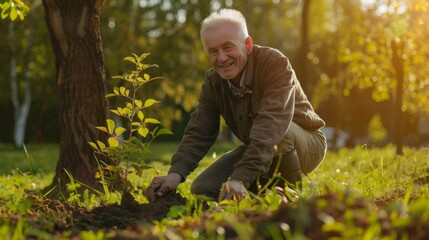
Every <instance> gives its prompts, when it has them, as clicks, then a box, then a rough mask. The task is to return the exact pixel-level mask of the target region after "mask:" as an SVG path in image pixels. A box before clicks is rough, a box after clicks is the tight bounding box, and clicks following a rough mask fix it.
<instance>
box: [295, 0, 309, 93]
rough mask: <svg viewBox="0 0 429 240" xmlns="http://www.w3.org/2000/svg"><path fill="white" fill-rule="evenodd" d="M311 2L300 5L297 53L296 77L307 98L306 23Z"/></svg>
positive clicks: (307, 41)
mask: <svg viewBox="0 0 429 240" xmlns="http://www.w3.org/2000/svg"><path fill="white" fill-rule="evenodd" d="M310 4H311V0H304V1H303V3H302V11H301V46H300V49H299V53H298V66H297V76H298V79H299V81H300V82H301V85H302V88H303V89H304V91H305V92H306V94H307V96H308V97H310V95H311V91H310V90H311V89H310V88H311V83H310V80H309V79H308V74H307V69H308V58H307V55H308V51H309V39H308V28H309V26H308V23H309V11H310Z"/></svg>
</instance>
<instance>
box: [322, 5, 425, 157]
mask: <svg viewBox="0 0 429 240" xmlns="http://www.w3.org/2000/svg"><path fill="white" fill-rule="evenodd" d="M337 3H338V4H336V5H335V6H337V7H339V8H340V9H341V10H337V13H341V15H340V16H341V17H340V22H339V24H338V25H337V26H338V28H337V29H336V30H337V31H335V36H336V37H337V38H338V41H337V42H336V45H335V46H336V47H335V49H336V50H337V53H338V54H336V55H334V57H335V59H337V60H338V63H334V64H335V65H336V66H342V67H340V68H338V67H336V68H335V69H337V70H336V71H333V72H331V73H328V75H325V80H326V81H322V82H321V83H322V84H323V83H327V85H328V86H329V87H330V88H331V89H336V90H334V91H330V93H335V92H338V93H341V94H343V95H344V96H350V94H351V93H352V92H353V91H355V90H356V89H370V90H371V96H372V99H373V100H374V101H376V102H391V104H392V106H393V104H394V107H390V108H389V109H390V112H389V113H388V114H387V115H385V118H386V119H387V120H385V121H384V122H385V124H387V125H388V126H389V129H390V131H389V132H390V136H391V138H392V139H394V140H393V142H394V143H396V145H397V154H401V153H402V144H403V143H402V141H403V139H405V138H406V137H408V136H409V135H403V129H404V130H406V131H407V132H414V131H415V130H416V129H415V128H414V129H413V127H415V126H416V124H415V123H412V122H410V120H411V119H412V118H409V117H407V118H405V116H406V115H404V113H405V112H408V113H407V115H414V114H417V108H418V107H417V106H419V105H420V103H419V101H418V99H420V100H422V99H427V97H424V95H422V94H425V93H427V82H426V81H419V82H418V83H417V81H416V80H417V79H427V77H426V76H427V73H426V70H421V69H420V68H423V69H426V68H425V67H423V66H422V65H421V62H420V61H421V59H424V58H426V57H427V50H426V49H427V47H426V44H423V41H422V38H420V37H419V36H424V35H427V30H425V28H423V27H422V22H423V21H425V20H427V19H425V18H426V16H425V14H424V13H427V8H426V7H425V6H426V4H427V3H425V2H423V1H420V0H417V1H412V2H409V1H401V0H397V1H386V2H384V1H379V2H376V3H374V5H364V6H362V7H361V8H358V7H356V5H357V4H358V2H355V3H353V2H352V1H337ZM352 4H354V7H351V6H352ZM362 9H363V10H362ZM412 9H414V11H412ZM417 49H419V51H416V50H417ZM425 54H426V55H425ZM422 73H423V75H421V74H422ZM403 86H405V87H403ZM393 89H396V90H395V91H394V90H393ZM402 93H403V94H404V95H403V96H402ZM424 101H427V100H424ZM355 104H356V103H355ZM362 106H364V108H366V110H365V111H366V112H370V111H372V110H371V108H373V107H371V105H369V104H362ZM422 109H427V107H423V106H422ZM359 113H360V114H361V113H363V112H359ZM335 116H337V115H335ZM401 119H403V120H404V122H402V121H401ZM392 120H393V121H392Z"/></svg>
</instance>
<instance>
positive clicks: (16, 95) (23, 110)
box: [9, 12, 33, 147]
mask: <svg viewBox="0 0 429 240" xmlns="http://www.w3.org/2000/svg"><path fill="white" fill-rule="evenodd" d="M31 15H32V13H31V12H30V13H29V27H28V28H29V34H28V37H27V41H28V49H27V54H26V55H25V59H24V77H23V78H24V79H23V80H24V81H23V85H24V91H23V93H22V101H20V87H19V79H18V76H17V70H16V67H17V56H16V46H15V41H17V39H16V38H15V23H14V22H13V21H10V22H9V49H10V52H11V53H10V96H11V100H12V105H13V109H14V122H15V125H14V128H13V142H14V145H15V146H16V147H22V146H23V145H24V140H25V129H26V125H27V118H28V113H29V112H30V107H31V98H32V97H31V87H30V69H29V63H30V57H31V49H32V45H33V44H32V43H33V39H32V37H33V29H32V23H31V20H32V17H31Z"/></svg>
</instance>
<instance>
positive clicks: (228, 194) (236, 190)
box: [219, 180, 248, 201]
mask: <svg viewBox="0 0 429 240" xmlns="http://www.w3.org/2000/svg"><path fill="white" fill-rule="evenodd" d="M247 196H248V193H247V190H246V187H245V186H244V185H243V183H241V182H239V181H235V180H229V181H227V182H225V183H224V184H222V188H221V190H220V194H219V201H222V200H233V199H235V200H241V199H243V198H245V197H247Z"/></svg>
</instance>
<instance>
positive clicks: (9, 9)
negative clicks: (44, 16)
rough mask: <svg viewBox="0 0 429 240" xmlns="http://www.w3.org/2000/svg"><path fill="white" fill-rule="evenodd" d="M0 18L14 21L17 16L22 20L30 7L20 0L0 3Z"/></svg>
mask: <svg viewBox="0 0 429 240" xmlns="http://www.w3.org/2000/svg"><path fill="white" fill-rule="evenodd" d="M0 8H1V9H2V11H1V18H2V19H6V18H7V17H9V18H10V20H12V21H15V20H16V19H17V18H19V19H21V20H24V18H25V16H26V15H27V13H28V12H29V11H30V8H29V7H28V6H27V5H25V3H24V2H23V1H21V0H9V2H5V3H0Z"/></svg>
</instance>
